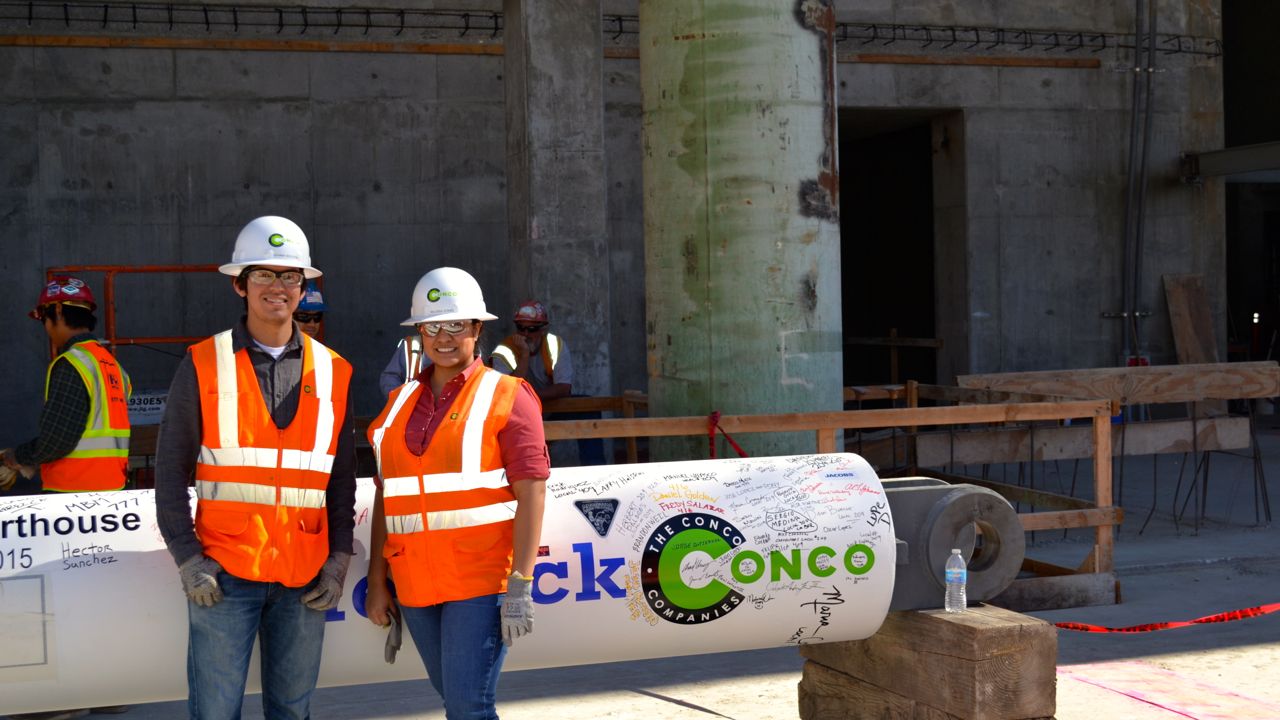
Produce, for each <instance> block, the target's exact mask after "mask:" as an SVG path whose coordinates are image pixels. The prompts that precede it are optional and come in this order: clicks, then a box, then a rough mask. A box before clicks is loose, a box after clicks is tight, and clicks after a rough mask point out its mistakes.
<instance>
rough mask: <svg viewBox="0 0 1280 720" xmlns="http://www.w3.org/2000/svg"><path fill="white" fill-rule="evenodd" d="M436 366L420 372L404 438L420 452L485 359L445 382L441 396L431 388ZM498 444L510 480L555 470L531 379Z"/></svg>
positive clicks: (522, 387)
mask: <svg viewBox="0 0 1280 720" xmlns="http://www.w3.org/2000/svg"><path fill="white" fill-rule="evenodd" d="M432 367H434V365H428V366H426V367H425V368H423V369H422V370H421V372H419V373H418V378H417V379H418V382H420V383H421V384H422V393H421V394H419V395H418V402H417V404H416V405H414V406H413V413H412V414H411V415H409V423H408V424H407V425H406V426H405V429H404V441H405V444H406V445H408V446H409V452H411V453H413V454H414V455H418V456H421V455H422V453H424V452H426V451H427V446H428V445H430V444H431V438H432V437H433V436H434V435H435V434H436V428H438V427H440V423H441V422H442V421H443V420H444V419H445V418H446V417H448V416H449V407H450V406H451V405H453V401H454V398H456V397H458V392H459V391H460V390H462V386H463V385H465V384H466V382H467V380H468V379H469V378H470V377H471V376H472V375H474V374H475V373H477V372H480V371H481V368H483V367H484V363H483V362H482V361H481V360H480V359H479V358H476V359H475V360H474V361H473V362H472V363H471V364H470V365H468V366H467V368H466V369H465V370H463V371H462V372H461V373H459V374H458V375H457V376H455V377H454V378H453V379H452V380H450V381H449V382H447V383H445V385H444V388H442V389H441V391H440V397H439V398H436V397H435V394H434V393H433V392H431V368H432ZM498 448H499V449H500V450H501V452H502V467H503V468H504V469H506V471H507V479H508V481H515V480H531V479H537V480H543V479H546V478H547V476H549V475H550V474H551V460H550V458H549V457H548V456H547V440H546V436H545V435H543V432H542V403H541V402H540V401H539V400H538V395H537V394H536V393H535V392H534V391H533V388H532V387H530V386H529V384H528V383H525V382H522V383H520V391H519V392H517V393H516V399H515V403H514V404H513V405H512V407H511V418H510V419H509V420H507V426H506V427H504V428H503V429H501V430H499V431H498Z"/></svg>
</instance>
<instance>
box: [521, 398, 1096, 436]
mask: <svg viewBox="0 0 1280 720" xmlns="http://www.w3.org/2000/svg"><path fill="white" fill-rule="evenodd" d="M1110 413H1111V406H1110V403H1109V402H1107V401H1102V400H1071V401H1067V402H1054V403H1011V404H1003V405H964V406H957V407H928V408H885V409H880V410H846V411H839V412H811V413H783V414H777V415H722V416H721V417H720V427H721V428H723V429H724V431H725V432H728V433H730V434H733V433H753V432H804V431H810V430H820V429H823V428H834V429H858V428H890V427H910V426H912V425H964V424H969V423H1006V422H1028V421H1034V420H1060V419H1065V418H1097V417H1103V418H1106V417H1108V416H1109V415H1110ZM543 426H544V428H545V429H546V435H547V439H548V440H570V439H579V438H596V437H601V438H607V437H645V436H650V437H670V436H681V435H702V434H705V433H706V431H707V418H705V417H702V416H694V417H647V418H616V419H609V420H554V421H547V422H545V423H544V424H543Z"/></svg>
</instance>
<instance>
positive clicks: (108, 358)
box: [40, 340, 132, 492]
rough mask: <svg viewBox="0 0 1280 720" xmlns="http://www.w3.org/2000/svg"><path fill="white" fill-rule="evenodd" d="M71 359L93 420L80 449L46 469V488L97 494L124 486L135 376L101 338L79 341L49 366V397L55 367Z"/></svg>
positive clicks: (46, 386) (42, 476)
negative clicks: (129, 372)
mask: <svg viewBox="0 0 1280 720" xmlns="http://www.w3.org/2000/svg"><path fill="white" fill-rule="evenodd" d="M62 359H66V361H67V362H69V363H71V367H73V368H75V369H76V372H78V373H80V379H82V380H84V386H85V388H87V389H88V391H89V417H88V419H87V420H86V421H85V426H84V432H83V433H81V435H80V440H79V441H78V442H77V443H76V446H75V448H74V449H73V450H72V451H71V452H70V453H68V454H67V455H66V456H64V457H61V458H59V459H57V460H54V461H53V462H50V463H44V464H42V465H41V466H40V481H41V482H42V483H43V484H44V489H45V490H53V491H57V492H95V491H103V490H120V489H121V488H123V487H124V482H125V471H126V470H127V468H128V465H129V395H130V393H131V392H132V387H131V386H130V384H129V376H128V374H126V373H125V371H124V369H123V368H121V367H120V365H119V363H117V362H116V359H115V358H114V357H113V356H112V355H111V353H109V352H107V349H106V348H105V347H103V346H102V343H100V342H98V341H97V340H86V341H84V342H79V343H76V344H75V345H72V346H71V347H70V348H67V351H66V352H64V353H62V354H61V355H59V356H58V357H56V358H54V361H53V362H52V363H49V369H48V371H47V372H46V373H45V381H44V395H45V400H48V399H49V378H50V377H51V376H52V375H53V365H54V363H56V362H58V360H62Z"/></svg>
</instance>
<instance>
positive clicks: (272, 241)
mask: <svg viewBox="0 0 1280 720" xmlns="http://www.w3.org/2000/svg"><path fill="white" fill-rule="evenodd" d="M285 242H286V241H285V239H284V236H283V235H281V234H280V233H272V234H271V237H269V238H267V244H268V245H270V246H271V247H281V246H283V245H284V244H285Z"/></svg>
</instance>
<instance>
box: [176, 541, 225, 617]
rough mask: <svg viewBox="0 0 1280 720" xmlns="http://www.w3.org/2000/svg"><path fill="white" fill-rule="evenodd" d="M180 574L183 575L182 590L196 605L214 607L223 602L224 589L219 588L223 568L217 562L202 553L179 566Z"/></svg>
mask: <svg viewBox="0 0 1280 720" xmlns="http://www.w3.org/2000/svg"><path fill="white" fill-rule="evenodd" d="M178 572H179V573H180V574H181V575H182V589H183V590H184V591H185V592H186V593H187V597H189V598H191V600H192V601H193V602H194V603H195V604H197V605H199V606H201V607H213V606H214V605H215V604H216V603H218V602H219V601H221V600H222V588H220V587H218V573H220V572H222V566H221V565H219V564H218V561H217V560H214V559H213V558H211V557H209V556H208V555H205V554H204V553H201V554H199V555H196V556H194V557H192V558H190V559H189V560H187V561H186V562H184V563H182V564H181V565H179V566H178Z"/></svg>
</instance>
